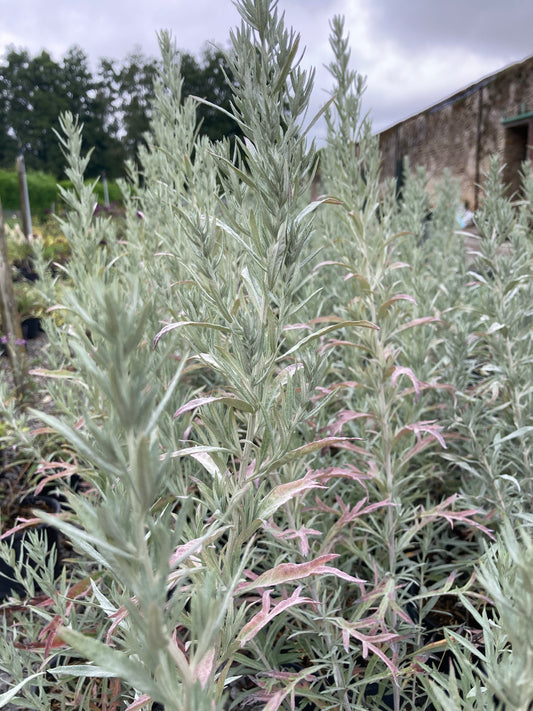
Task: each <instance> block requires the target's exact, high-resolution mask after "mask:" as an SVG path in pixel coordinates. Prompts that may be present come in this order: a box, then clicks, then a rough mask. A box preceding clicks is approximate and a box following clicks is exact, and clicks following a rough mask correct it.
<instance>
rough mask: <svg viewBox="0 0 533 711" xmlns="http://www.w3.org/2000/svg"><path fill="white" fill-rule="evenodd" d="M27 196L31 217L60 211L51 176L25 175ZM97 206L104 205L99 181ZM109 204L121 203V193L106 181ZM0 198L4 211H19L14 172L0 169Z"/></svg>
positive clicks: (96, 187) (34, 173) (63, 182)
mask: <svg viewBox="0 0 533 711" xmlns="http://www.w3.org/2000/svg"><path fill="white" fill-rule="evenodd" d="M26 180H27V184H28V196H29V199H30V209H31V212H32V215H35V216H39V217H41V218H42V217H43V216H44V215H45V214H46V213H47V212H50V211H51V210H52V209H54V210H55V211H56V212H57V211H60V210H61V200H60V194H59V190H58V181H57V180H56V179H55V178H54V176H52V175H48V174H46V173H43V172H42V171H38V172H32V171H28V172H27V173H26ZM59 185H61V186H62V187H63V188H66V189H69V188H71V187H72V184H71V183H70V182H69V181H68V180H62V181H59ZM94 192H95V196H96V199H97V202H98V204H99V205H102V206H103V205H104V203H105V200H104V186H103V184H102V182H101V181H99V182H98V183H97V184H96V185H95V188H94ZM108 193H109V202H110V203H116V204H119V203H121V202H122V193H121V190H120V188H119V186H118V185H117V183H116V182H114V181H108ZM0 197H1V198H2V205H3V207H4V210H20V193H19V182H18V173H17V171H16V170H2V169H0Z"/></svg>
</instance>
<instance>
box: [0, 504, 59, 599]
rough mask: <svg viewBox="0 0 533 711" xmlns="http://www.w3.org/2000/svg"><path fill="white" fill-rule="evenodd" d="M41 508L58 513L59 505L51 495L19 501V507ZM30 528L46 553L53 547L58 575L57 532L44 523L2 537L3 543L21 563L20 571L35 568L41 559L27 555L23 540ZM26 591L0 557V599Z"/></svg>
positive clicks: (48, 553) (20, 594)
mask: <svg viewBox="0 0 533 711" xmlns="http://www.w3.org/2000/svg"><path fill="white" fill-rule="evenodd" d="M25 508H28V509H41V510H43V511H47V512H50V513H59V511H60V508H61V507H60V505H59V502H58V501H57V499H54V498H53V497H51V496H28V497H27V498H25V499H24V500H23V501H21V503H20V509H25ZM30 530H33V531H37V532H38V534H39V536H40V537H41V539H42V540H43V541H44V543H45V546H46V550H47V555H51V553H52V549H53V548H55V556H56V557H55V563H54V573H55V575H56V577H57V576H58V575H59V573H60V570H61V560H60V551H59V546H58V544H59V532H58V531H57V530H56V529H55V528H52V527H51V526H47V525H46V524H40V525H38V526H36V527H35V528H33V529H27V530H25V531H21V532H19V533H14V534H12V535H11V536H8V537H7V538H5V539H4V541H3V542H4V543H7V544H8V545H9V547H10V548H11V549H12V550H13V551H14V552H15V559H16V561H17V563H20V564H21V571H22V574H23V575H24V573H25V571H26V570H27V569H28V567H32V568H35V567H36V566H39V565H40V564H41V561H35V560H34V559H33V558H31V556H29V555H28V553H27V551H26V549H25V547H24V540H25V538H26V537H27V536H28V533H29V531H30ZM25 593H26V589H25V587H24V585H22V584H21V583H20V582H19V581H18V580H17V579H16V578H15V572H14V570H13V568H12V567H11V566H10V565H9V563H8V562H7V561H6V560H3V559H0V601H2V600H6V599H7V598H9V597H10V596H12V595H17V596H19V597H23V596H24V595H25Z"/></svg>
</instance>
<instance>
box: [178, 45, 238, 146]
mask: <svg viewBox="0 0 533 711" xmlns="http://www.w3.org/2000/svg"><path fill="white" fill-rule="evenodd" d="M181 72H182V76H183V95H184V96H188V95H193V96H197V97H198V98H200V99H205V100H206V101H209V102H211V103H212V104H215V105H216V106H220V107H221V108H222V109H225V110H226V111H229V110H230V102H231V99H232V95H233V94H232V90H231V83H232V82H233V77H232V74H231V69H230V67H229V64H228V62H227V60H226V57H225V55H224V53H223V52H222V51H221V50H219V49H213V48H211V47H207V48H206V49H205V50H204V52H203V55H202V58H201V61H200V62H199V61H198V60H196V58H195V57H194V56H193V55H191V54H188V53H183V54H182V55H181ZM226 77H228V79H229V83H228V81H227V80H226ZM198 118H199V120H200V122H201V126H200V134H205V135H206V136H208V138H210V139H211V140H212V141H217V140H220V139H221V138H224V137H232V136H235V135H237V134H239V133H240V131H239V129H238V126H237V124H236V122H235V121H234V120H233V119H232V118H230V117H229V116H227V115H226V114H224V113H223V112H222V111H218V110H217V109H216V108H214V107H212V106H207V105H206V104H199V106H198Z"/></svg>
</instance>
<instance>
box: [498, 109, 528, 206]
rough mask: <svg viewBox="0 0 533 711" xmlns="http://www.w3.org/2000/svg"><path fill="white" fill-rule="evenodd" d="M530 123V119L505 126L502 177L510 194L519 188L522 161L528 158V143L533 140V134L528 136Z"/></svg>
mask: <svg viewBox="0 0 533 711" xmlns="http://www.w3.org/2000/svg"><path fill="white" fill-rule="evenodd" d="M530 124H531V122H530V121H524V122H522V123H518V124H514V125H511V126H506V127H505V143H504V151H503V161H504V168H503V176H502V177H503V180H504V182H505V184H506V185H507V186H508V190H509V194H511V195H512V194H514V193H517V192H518V191H519V190H520V171H521V169H522V163H523V162H524V161H525V160H526V159H527V158H528V154H529V150H528V144H529V143H532V142H533V135H532V136H530V130H529V127H530Z"/></svg>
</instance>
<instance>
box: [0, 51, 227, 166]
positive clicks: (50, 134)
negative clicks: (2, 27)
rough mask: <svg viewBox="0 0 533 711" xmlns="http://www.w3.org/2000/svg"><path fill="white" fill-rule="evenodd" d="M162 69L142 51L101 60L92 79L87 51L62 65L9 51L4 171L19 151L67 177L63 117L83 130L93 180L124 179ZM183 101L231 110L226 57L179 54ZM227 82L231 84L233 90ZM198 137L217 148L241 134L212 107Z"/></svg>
mask: <svg viewBox="0 0 533 711" xmlns="http://www.w3.org/2000/svg"><path fill="white" fill-rule="evenodd" d="M158 71H159V62H158V61H157V60H156V59H154V58H152V57H148V56H145V55H143V54H142V53H141V52H140V51H139V50H136V51H134V52H132V53H131V54H129V55H128V56H127V57H126V58H125V59H124V60H123V61H121V62H116V61H114V60H111V59H105V58H104V59H101V60H100V62H99V65H98V70H97V72H96V75H95V76H94V75H93V74H92V72H91V70H90V68H89V62H88V58H87V55H86V54H85V52H84V51H83V50H82V49H80V48H79V47H75V46H74V47H71V48H70V49H69V50H68V51H67V52H66V54H65V55H64V57H63V58H62V60H61V61H60V62H56V61H55V60H54V59H53V58H52V57H51V55H50V54H49V53H48V52H46V51H42V52H41V53H40V54H39V55H37V56H35V57H31V56H30V54H29V52H28V51H27V50H25V49H22V50H17V49H15V48H14V47H11V48H9V49H8V51H7V53H6V54H5V56H4V58H3V59H2V60H0V166H1V167H4V168H12V167H13V166H14V163H15V158H16V155H17V153H18V151H19V150H23V151H24V154H25V161H26V166H27V168H29V169H33V170H43V171H45V172H48V173H52V174H53V175H55V176H56V177H57V178H59V177H62V175H63V165H64V158H63V155H62V154H61V151H60V149H59V147H58V141H57V138H56V135H55V133H54V129H57V128H58V125H59V124H58V116H59V115H60V114H61V113H63V112H64V111H66V110H69V111H71V112H72V113H73V114H75V115H77V116H78V117H79V121H80V123H83V125H84V132H83V135H84V141H85V144H86V145H87V146H88V147H92V148H93V149H94V150H93V155H92V160H91V162H90V164H89V168H88V172H87V174H88V176H89V177H95V176H97V175H99V174H100V173H101V172H102V171H104V170H105V171H106V173H107V175H108V176H109V177H111V178H115V177H118V176H120V175H122V174H123V165H124V161H125V159H126V158H129V159H133V160H136V158H137V155H138V149H139V146H140V145H141V143H142V141H143V140H144V138H143V137H144V135H145V133H146V131H147V130H148V128H149V123H150V117H151V107H152V103H153V100H154V80H155V79H156V77H157V75H158ZM181 72H182V76H183V96H184V97H185V96H188V95H190V94H193V95H195V96H198V97H199V98H201V99H205V100H206V101H209V102H211V103H212V104H215V105H217V106H220V107H222V108H223V109H226V110H228V109H229V108H230V101H231V97H232V91H231V82H232V81H233V80H232V79H231V70H230V67H229V65H228V62H227V60H226V58H225V56H224V53H223V52H222V51H220V50H217V49H212V48H210V47H208V48H207V49H205V50H204V51H203V53H202V55H201V57H200V59H196V58H195V57H194V56H193V55H191V54H189V53H182V55H181ZM226 77H229V78H230V84H228V83H227V81H226ZM198 121H199V124H200V126H199V132H200V134H205V135H207V136H208V137H209V138H210V139H211V140H213V141H216V140H219V139H221V138H223V137H225V136H230V137H231V136H234V135H236V134H238V133H239V131H238V127H237V124H236V123H235V122H234V121H233V120H232V119H231V118H230V117H229V116H227V115H226V114H224V113H223V112H221V111H218V110H217V109H215V108H214V107H212V106H208V105H206V104H201V103H200V104H198Z"/></svg>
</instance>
